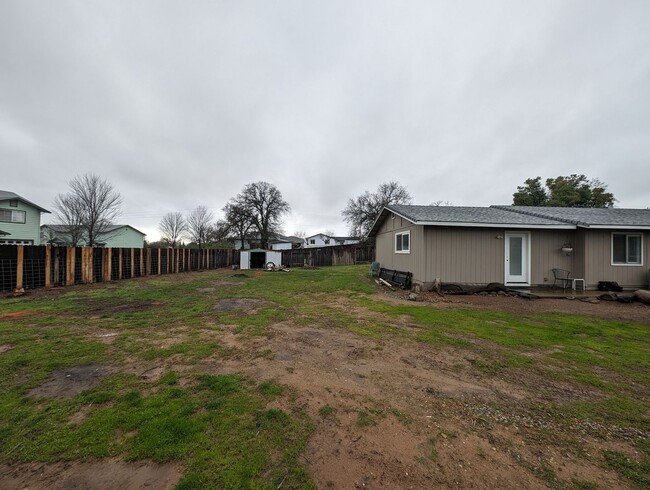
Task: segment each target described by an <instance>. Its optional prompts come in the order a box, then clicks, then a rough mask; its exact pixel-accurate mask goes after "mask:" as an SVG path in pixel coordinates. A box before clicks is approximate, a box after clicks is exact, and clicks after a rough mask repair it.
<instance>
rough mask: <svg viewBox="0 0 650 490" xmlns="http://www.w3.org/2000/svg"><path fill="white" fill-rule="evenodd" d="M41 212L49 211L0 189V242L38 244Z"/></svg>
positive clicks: (13, 193)
mask: <svg viewBox="0 0 650 490" xmlns="http://www.w3.org/2000/svg"><path fill="white" fill-rule="evenodd" d="M42 213H49V211H48V210H47V209H45V208H42V207H41V206H39V205H38V204H34V203H33V202H31V201H28V200H27V199H25V198H24V197H22V196H19V195H18V194H16V193H15V192H10V191H0V226H1V227H2V232H0V244H11V245H15V244H17V245H40V243H41V242H40V232H39V229H40V226H41V214H42Z"/></svg>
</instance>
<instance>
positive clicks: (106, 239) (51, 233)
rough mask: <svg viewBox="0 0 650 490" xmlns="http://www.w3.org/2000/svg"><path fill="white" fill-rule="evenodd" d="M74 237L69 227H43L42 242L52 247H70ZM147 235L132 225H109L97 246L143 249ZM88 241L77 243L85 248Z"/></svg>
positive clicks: (82, 239)
mask: <svg viewBox="0 0 650 490" xmlns="http://www.w3.org/2000/svg"><path fill="white" fill-rule="evenodd" d="M72 235H73V233H71V230H70V226H68V225H43V226H41V242H42V243H48V244H51V245H59V246H70V245H72V241H73V240H72ZM145 236H146V234H145V233H142V232H141V231H139V230H136V229H135V228H133V227H132V226H131V225H108V226H107V227H106V228H105V229H104V231H103V232H102V233H100V234H99V236H98V237H97V241H96V242H95V246H97V247H107V248H143V247H144V237H145ZM86 244H87V242H86V239H85V238H84V237H83V234H82V236H81V237H80V239H79V242H78V243H77V245H78V246H85V245H86Z"/></svg>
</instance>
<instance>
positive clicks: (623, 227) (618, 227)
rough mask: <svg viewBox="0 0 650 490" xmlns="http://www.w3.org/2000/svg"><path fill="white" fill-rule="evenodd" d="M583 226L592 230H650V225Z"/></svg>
mask: <svg viewBox="0 0 650 490" xmlns="http://www.w3.org/2000/svg"><path fill="white" fill-rule="evenodd" d="M581 228H589V229H591V230H650V225H589V226H582V227H581Z"/></svg>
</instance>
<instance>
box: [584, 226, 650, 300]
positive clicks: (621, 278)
mask: <svg viewBox="0 0 650 490" xmlns="http://www.w3.org/2000/svg"><path fill="white" fill-rule="evenodd" d="M618 231H619V230H617V232H618ZM620 232H621V233H625V231H623V230H620ZM629 233H638V232H634V231H630V232H629ZM649 255H650V233H648V232H645V233H643V265H640V266H632V265H612V231H611V230H588V231H587V232H586V233H585V270H586V273H585V276H584V277H585V279H586V282H587V286H588V287H592V288H593V287H596V286H597V285H598V281H616V282H618V283H619V284H620V285H621V286H623V287H626V288H635V287H648V269H649V268H650V266H649V265H648V257H649Z"/></svg>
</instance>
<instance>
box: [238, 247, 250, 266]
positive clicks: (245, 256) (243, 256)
mask: <svg viewBox="0 0 650 490" xmlns="http://www.w3.org/2000/svg"><path fill="white" fill-rule="evenodd" d="M250 258H251V253H250V252H244V251H241V252H239V268H240V269H250V268H251V266H250Z"/></svg>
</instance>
